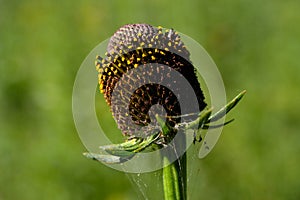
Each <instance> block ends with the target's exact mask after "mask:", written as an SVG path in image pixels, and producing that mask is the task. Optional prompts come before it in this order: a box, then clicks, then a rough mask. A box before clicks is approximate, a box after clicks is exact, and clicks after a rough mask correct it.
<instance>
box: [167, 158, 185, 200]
mask: <svg viewBox="0 0 300 200" xmlns="http://www.w3.org/2000/svg"><path fill="white" fill-rule="evenodd" d="M163 162H164V164H166V165H167V166H166V167H164V168H163V189H164V197H165V200H183V199H186V163H185V162H186V154H184V155H183V156H182V157H181V158H180V159H178V160H176V161H175V162H173V163H171V164H170V161H169V159H168V158H167V156H164V157H163Z"/></svg>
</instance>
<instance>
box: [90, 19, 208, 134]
mask: <svg viewBox="0 0 300 200" xmlns="http://www.w3.org/2000/svg"><path fill="white" fill-rule="evenodd" d="M107 51H108V53H107V57H106V58H105V59H102V58H100V57H98V58H97V62H96V66H97V70H98V72H99V84H100V92H101V93H103V94H104V97H105V99H106V102H107V103H108V105H109V106H111V110H112V113H113V116H114V119H115V120H116V122H117V123H118V127H119V128H120V129H121V131H122V133H123V134H124V135H128V136H137V133H138V132H141V130H142V131H143V132H144V136H146V135H149V134H152V132H153V130H155V129H156V126H155V124H154V125H153V124H152V125H151V126H149V123H150V121H151V120H150V116H149V110H150V108H151V107H152V106H153V105H156V104H159V105H161V106H162V107H163V108H164V109H165V112H166V114H167V116H180V115H183V114H189V113H193V112H197V111H201V110H203V109H204V108H205V106H206V103H205V102H204V95H203V93H202V90H201V88H200V84H199V82H198V79H197V76H196V73H195V69H194V67H193V65H192V64H191V62H190V61H189V52H188V51H187V49H186V48H185V47H184V44H183V42H182V41H181V40H180V37H179V35H178V34H177V33H176V32H174V31H173V30H167V31H165V32H162V29H161V28H155V27H152V26H150V25H147V24H133V25H125V26H123V27H121V28H120V29H119V30H118V31H117V32H116V33H115V34H114V35H113V37H112V38H111V39H110V42H109V45H108V47H107ZM156 63H157V64H158V65H157V64H156ZM160 64H162V65H167V66H169V67H170V68H169V69H167V68H165V67H160ZM134 68H136V70H138V71H139V73H138V74H136V73H134V71H136V70H131V69H134ZM171 69H173V70H176V71H178V72H180V73H181V74H182V76H183V77H184V78H185V79H186V80H188V82H189V83H190V85H191V86H192V88H193V90H194V93H195V94H196V97H197V100H198V103H195V104H194V105H190V106H189V110H188V111H186V113H181V109H180V104H179V100H180V99H177V98H180V94H181V93H182V91H184V90H185V89H186V88H180V87H177V88H176V89H175V91H174V90H173V91H171V90H170V89H168V87H165V86H162V85H160V81H164V80H165V79H166V78H170V80H171V77H168V75H169V74H170V70H171ZM125 74H126V76H125ZM149 76H156V79H157V80H158V82H156V83H153V84H149V83H148V82H149V80H147V77H149ZM120 79H121V82H120V83H118V82H119V81H120ZM175 81H176V80H175ZM117 84H119V87H120V88H122V89H121V90H117V89H116V90H115V87H116V85H117ZM141 84H142V86H140V85H141ZM139 86H140V87H139ZM124 91H132V93H131V94H125V93H126V92H124ZM112 94H113V95H112ZM112 96H113V97H117V98H112ZM126 100H127V101H126ZM124 102H128V105H127V106H125V104H124ZM155 112H157V114H159V115H162V114H163V113H164V112H163V110H156V111H155ZM152 119H153V118H152ZM180 120H181V119H180V117H178V118H167V122H168V123H169V124H170V125H171V126H174V125H175V124H176V123H178V122H180ZM185 120H188V121H190V120H194V118H193V117H191V118H188V119H185ZM146 126H149V127H148V129H149V132H148V133H145V131H144V130H145V129H142V128H144V127H146ZM142 134H143V133H142Z"/></svg>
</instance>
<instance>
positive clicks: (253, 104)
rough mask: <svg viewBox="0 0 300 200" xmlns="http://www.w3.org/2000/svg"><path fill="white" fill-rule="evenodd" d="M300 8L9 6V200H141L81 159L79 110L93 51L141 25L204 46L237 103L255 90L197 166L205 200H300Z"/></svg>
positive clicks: (2, 168)
mask: <svg viewBox="0 0 300 200" xmlns="http://www.w3.org/2000/svg"><path fill="white" fill-rule="evenodd" d="M299 9H300V4H299V1H297V0H285V1H279V0H275V1H268V2H266V1H265V2H262V1H258V0H241V1H237V0H235V1H234V0H232V1H221V0H216V1H206V2H203V1H196V0H195V1H177V0H172V1H162V0H153V1H138V0H136V1H134V0H129V1H122V0H116V1H110V0H105V1H100V0H98V1H83V0H80V1H70V0H67V1H50V0H40V1H32V0H20V1H3V0H0V70H1V71H0V77H1V78H0V130H1V135H0V199H1V200H2V199H3V200H6V199H8V200H12V199H24V200H29V199H30V200H31V199H64V200H65V199H72V200H75V199H90V200H91V199H105V200H113V199H136V198H137V193H136V191H135V190H134V188H133V187H132V185H131V183H130V181H129V180H128V179H127V177H126V175H125V174H123V173H122V172H118V171H115V170H113V169H110V168H108V167H106V166H104V165H102V164H99V163H97V162H92V161H90V160H87V159H86V158H84V157H83V156H82V152H84V151H85V148H84V146H83V145H82V143H81V141H80V139H79V137H78V135H77V132H76V130H75V127H74V124H73V118H72V110H71V106H72V87H73V82H74V80H75V76H76V72H77V70H78V68H79V66H80V64H81V62H82V61H83V59H84V58H85V57H86V55H87V54H88V53H89V52H90V50H91V49H92V48H94V47H95V46H96V45H97V44H98V43H100V42H101V41H103V40H104V39H106V38H108V37H110V36H111V35H112V34H113V33H114V31H115V30H117V29H118V28H119V27H120V26H122V25H124V24H127V23H139V22H145V23H150V24H152V25H155V26H158V25H162V26H163V27H167V28H171V27H172V28H174V29H176V30H178V31H180V32H182V33H185V34H187V35H189V36H191V37H192V38H194V39H195V40H197V41H198V42H199V43H200V44H202V45H203V46H204V48H205V49H206V50H207V51H208V52H209V53H210V55H211V57H212V58H213V59H214V61H215V62H216V64H217V65H218V67H219V70H220V72H221V73H222V76H223V78H224V83H225V86H226V89H227V94H228V98H232V97H233V96H235V95H236V94H237V93H238V92H239V91H241V90H243V89H247V91H248V93H247V95H246V97H245V99H244V100H243V101H242V102H241V104H240V105H238V107H237V108H236V109H235V110H234V111H233V112H232V113H231V114H230V116H231V117H234V118H236V121H235V122H234V123H233V124H231V125H228V126H227V127H225V128H224V132H223V135H222V137H221V139H220V140H219V142H218V144H217V146H216V147H215V149H214V150H213V152H212V153H211V154H210V155H209V156H208V157H206V158H205V159H203V160H196V161H195V162H197V163H195V164H197V165H199V170H200V174H201V175H202V176H201V178H200V179H199V182H198V183H196V184H198V185H196V186H195V188H197V190H196V193H197V196H198V198H197V199H300V133H299V128H300V125H299V121H300V115H299V104H300V95H299V85H300V60H299V55H300V26H299V24H300V14H299ZM91 67H94V66H91ZM103 106H105V105H104V104H103Z"/></svg>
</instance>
